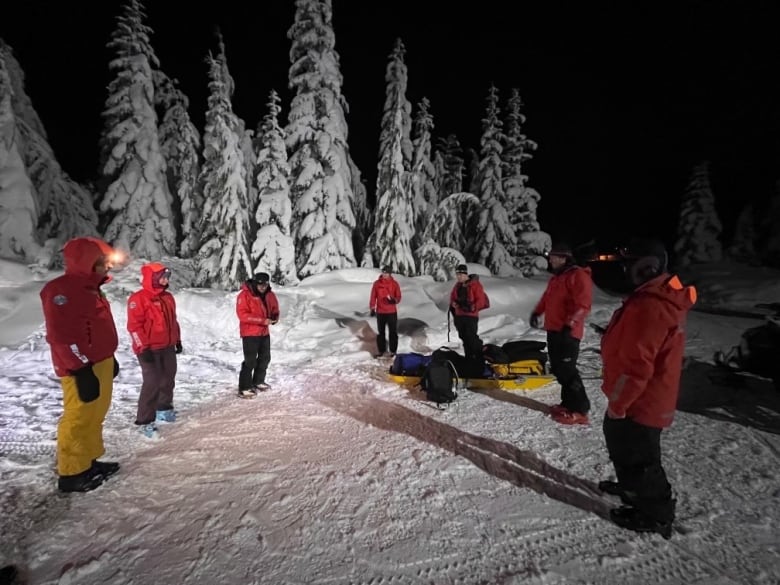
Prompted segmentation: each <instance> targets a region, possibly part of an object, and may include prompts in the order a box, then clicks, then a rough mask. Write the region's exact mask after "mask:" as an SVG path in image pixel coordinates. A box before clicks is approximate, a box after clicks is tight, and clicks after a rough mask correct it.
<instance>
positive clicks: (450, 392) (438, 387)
mask: <svg viewBox="0 0 780 585" xmlns="http://www.w3.org/2000/svg"><path fill="white" fill-rule="evenodd" d="M457 377H458V374H457V371H456V370H455V367H454V366H453V365H452V364H451V363H450V362H449V361H444V360H433V361H431V363H430V364H428V367H427V368H425V372H423V375H422V378H421V379H420V388H422V390H423V392H425V395H426V397H427V398H428V400H430V401H431V402H435V403H436V404H449V403H450V402H454V401H455V399H456V398H457V397H458V393H457V392H455V386H456V384H457Z"/></svg>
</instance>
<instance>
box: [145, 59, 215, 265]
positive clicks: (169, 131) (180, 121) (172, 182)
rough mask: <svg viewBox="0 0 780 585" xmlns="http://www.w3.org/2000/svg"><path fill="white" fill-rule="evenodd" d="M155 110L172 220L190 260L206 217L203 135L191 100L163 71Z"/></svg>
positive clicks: (180, 247) (159, 73) (157, 84)
mask: <svg viewBox="0 0 780 585" xmlns="http://www.w3.org/2000/svg"><path fill="white" fill-rule="evenodd" d="M154 81H155V84H154V86H155V92H154V98H155V107H156V110H157V115H158V118H159V119H161V120H162V122H161V123H160V127H159V136H160V151H161V152H162V155H163V157H164V158H165V166H166V177H167V180H168V190H169V191H170V193H171V194H172V195H173V206H172V209H173V218H174V226H178V229H177V232H176V233H177V239H176V241H177V243H178V250H179V255H181V256H182V257H184V258H189V257H190V256H192V255H193V254H194V253H195V251H196V250H197V246H198V243H199V241H200V234H199V233H198V223H199V221H198V220H199V218H200V216H201V213H203V194H202V193H201V192H200V185H199V184H198V176H199V175H200V156H199V152H200V148H201V143H200V133H199V132H198V129H197V128H196V127H195V124H193V123H192V120H191V119H190V114H189V112H188V108H189V99H188V98H187V96H186V95H184V92H182V91H181V90H180V89H179V88H178V87H177V82H176V80H175V79H170V78H169V77H168V76H167V75H165V74H164V73H163V72H162V71H155V72H154Z"/></svg>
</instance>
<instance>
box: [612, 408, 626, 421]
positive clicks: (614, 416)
mask: <svg viewBox="0 0 780 585" xmlns="http://www.w3.org/2000/svg"><path fill="white" fill-rule="evenodd" d="M607 418H611V419H615V420H621V419H624V418H626V413H623V414H622V415H621V414H618V413H616V412H614V411H613V410H612V408H611V407H609V406H608V407H607Z"/></svg>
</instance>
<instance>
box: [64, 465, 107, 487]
mask: <svg viewBox="0 0 780 585" xmlns="http://www.w3.org/2000/svg"><path fill="white" fill-rule="evenodd" d="M104 479H105V477H103V475H102V474H100V473H99V472H97V471H95V468H94V467H90V468H89V469H87V470H86V471H82V472H81V473H77V474H76V475H61V476H60V478H59V480H58V481H57V487H58V488H59V490H60V491H61V492H64V493H70V492H89V491H92V490H94V489H95V488H96V487H98V486H99V485H100V484H102V483H103V480H104Z"/></svg>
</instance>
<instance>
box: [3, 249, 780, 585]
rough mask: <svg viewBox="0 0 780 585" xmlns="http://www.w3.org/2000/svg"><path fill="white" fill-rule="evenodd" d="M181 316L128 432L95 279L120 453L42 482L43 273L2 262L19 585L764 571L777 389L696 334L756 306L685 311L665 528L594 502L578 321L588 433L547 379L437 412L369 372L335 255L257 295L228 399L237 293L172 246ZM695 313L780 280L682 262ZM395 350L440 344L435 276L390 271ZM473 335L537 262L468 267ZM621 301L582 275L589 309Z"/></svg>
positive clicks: (359, 324) (773, 538)
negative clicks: (144, 424)
mask: <svg viewBox="0 0 780 585" xmlns="http://www.w3.org/2000/svg"><path fill="white" fill-rule="evenodd" d="M170 265H171V266H172V267H173V269H174V276H173V279H172V291H173V292H174V294H175V295H176V299H177V303H178V309H179V317H180V322H181V325H182V338H183V345H184V353H183V354H182V355H181V356H180V361H179V375H178V382H177V389H176V394H175V406H176V409H177V411H178V413H179V420H178V422H176V423H173V424H167V425H165V426H163V427H161V438H160V439H159V440H156V441H154V440H149V439H146V438H144V437H142V436H141V435H140V434H139V433H138V431H137V429H136V428H135V427H134V425H133V421H134V416H135V407H136V400H137V397H138V392H139V387H140V368H139V366H138V364H137V362H136V361H135V359H134V357H133V356H132V354H131V352H130V346H129V339H128V336H127V333H126V330H125V302H126V299H127V295H128V294H129V292H130V291H132V290H135V288H137V286H138V275H139V271H138V266H139V265H138V264H133V265H131V266H129V267H127V268H125V269H124V270H121V271H119V272H117V273H116V279H115V281H114V282H112V283H110V284H109V285H107V286H106V287H105V290H106V292H107V293H108V295H109V298H110V299H111V301H112V306H113V309H114V315H115V318H116V321H117V326H118V328H119V330H120V349H119V352H118V354H117V355H118V359H119V361H120V363H121V366H122V371H121V373H120V376H119V378H118V379H117V381H116V382H117V383H116V386H115V394H114V400H113V404H112V407H111V410H110V412H109V415H108V418H107V420H106V425H105V438H106V445H107V453H106V457H105V458H106V459H109V460H111V459H113V460H118V461H119V462H121V464H122V469H121V471H120V473H119V474H118V475H116V476H115V477H113V478H111V479H110V480H108V481H107V482H106V483H105V484H104V485H103V486H101V487H100V488H99V489H97V490H96V491H94V492H90V493H87V494H72V495H61V494H59V493H58V492H57V490H56V472H55V469H54V446H55V434H56V425H57V420H58V417H59V414H60V411H61V405H60V401H61V392H60V387H59V384H58V381H57V378H56V377H55V376H54V374H53V371H52V369H51V365H50V360H49V353H48V346H47V344H46V343H45V340H44V339H43V329H42V316H41V312H40V304H39V299H38V290H39V289H40V287H41V286H42V285H43V283H44V282H45V281H46V280H48V279H50V278H52V277H53V276H54V274H43V275H34V274H33V273H31V272H29V271H28V270H27V268H26V267H23V266H20V265H17V264H12V263H7V262H0V346H1V347H0V380H1V381H2V390H0V406H2V408H0V455H2V457H1V458H0V511H1V513H0V566H1V565H6V564H14V565H16V566H18V567H19V568H20V570H21V572H22V575H23V579H24V581H23V582H25V583H30V584H49V583H57V584H71V583H72V584H112V585H114V584H116V585H120V584H123V585H130V584H132V585H145V584H155V585H158V584H161V583H170V584H174V583H176V584H178V583H203V584H206V583H208V584H221V583H225V584H230V585H236V584H253V583H269V584H278V583H291V584H292V583H295V584H298V583H312V584H324V583H337V584H341V583H345V584H346V583H360V584H373V585H384V584H388V585H389V584H391V583H392V584H396V583H397V584H407V583H408V584H417V583H420V584H423V583H425V584H429V583H432V584H449V583H461V584H477V583H480V584H482V583H484V584H494V583H502V584H546V585H552V584H564V583H567V584H568V583H598V584H611V583H614V584H621V585H622V584H650V583H659V584H660V583H663V584H681V583H686V584H687V583H697V584H698V583H700V584H702V585H704V584H706V585H712V584H718V585H726V584H734V583H744V584H761V585H764V584H766V585H768V584H773V583H775V584H776V583H780V537H778V534H780V531H778V529H777V526H778V525H780V506H779V505H778V504H779V503H780V501H779V500H780V481H779V480H780V436H779V435H780V394H778V393H777V392H776V391H774V389H773V388H772V387H771V384H770V383H769V382H768V381H766V380H762V379H760V378H751V377H744V376H737V375H734V374H724V373H722V372H720V371H718V370H716V369H715V368H714V367H713V366H712V365H711V356H712V353H713V351H714V350H716V349H722V348H728V347H730V346H732V345H733V344H735V343H737V341H738V340H739V337H740V334H741V333H742V332H743V331H744V330H745V329H746V328H747V327H750V326H754V325H756V324H758V323H759V321H756V320H751V319H747V318H743V317H728V316H722V315H720V316H719V315H713V314H705V313H698V312H694V313H691V316H690V319H689V328H688V360H687V361H686V369H685V372H684V376H683V383H682V393H681V400H680V412H679V413H678V416H677V418H676V421H675V423H674V425H673V426H672V427H671V429H670V430H668V431H666V432H665V433H664V435H663V439H662V445H663V450H664V461H665V466H666V469H667V473H668V475H669V478H670V481H671V482H672V484H673V486H674V488H675V491H676V497H677V500H678V508H677V510H678V522H677V525H676V530H675V534H674V535H673V537H672V539H671V540H669V541H666V540H663V539H662V538H661V537H660V536H657V535H640V534H636V533H633V532H628V531H625V530H622V529H620V528H618V527H617V526H615V525H613V524H611V523H610V522H609V521H608V520H606V519H605V518H607V517H608V510H609V508H610V507H613V506H615V505H617V504H618V502H617V501H615V500H614V499H612V498H609V497H605V496H603V495H601V494H599V493H598V492H597V490H596V482H598V480H600V479H604V478H609V477H611V476H612V468H611V465H610V463H609V460H608V458H607V455H606V450H605V447H604V441H603V437H602V434H601V425H600V420H601V417H602V416H603V412H604V408H605V400H604V398H603V396H602V394H601V392H600V390H599V385H600V381H599V378H598V375H599V370H600V363H599V356H598V354H597V353H596V352H595V351H594V349H596V348H597V347H598V338H597V336H596V334H595V333H593V331H591V330H590V329H588V332H587V333H586V337H585V339H584V342H583V345H582V354H581V358H580V364H581V372H582V374H583V376H584V378H585V383H586V386H587V389H588V393H589V395H590V398H591V400H592V402H593V411H592V422H591V425H590V426H588V427H566V426H560V425H557V424H556V423H554V422H552V421H551V419H550V418H549V416H547V414H546V412H547V408H548V407H549V406H550V405H552V404H555V403H557V402H558V399H559V388H558V386H557V385H556V384H551V385H549V386H547V387H544V388H542V389H539V390H534V391H529V392H524V393H520V392H515V393H510V392H505V391H500V390H494V391H479V392H477V391H469V390H464V391H462V392H461V395H460V398H459V400H458V401H457V402H456V403H455V404H453V405H452V406H451V407H450V408H449V409H447V410H445V411H439V410H436V409H435V408H433V407H432V406H431V404H430V403H427V402H425V401H424V400H422V396H421V394H420V393H419V392H417V391H415V390H409V389H405V388H401V387H399V386H397V385H395V384H393V383H391V382H389V381H387V380H386V378H385V372H386V368H387V365H388V364H387V363H384V362H382V361H378V360H374V359H372V358H371V357H370V354H369V352H370V351H373V349H374V339H375V333H374V329H373V328H374V327H375V323H374V320H373V319H370V318H368V317H367V312H368V305H367V303H368V296H369V290H370V286H371V283H372V282H373V280H374V279H375V278H376V276H377V271H375V270H367V269H353V270H343V271H339V272H335V273H329V274H325V275H320V276H316V277H312V278H309V279H307V280H306V281H304V282H303V283H302V284H301V285H300V286H297V287H290V288H276V292H277V294H278V296H279V299H280V304H281V306H282V319H281V322H280V323H279V324H278V325H277V326H275V327H274V328H273V330H272V354H273V357H272V362H271V367H270V370H269V378H268V381H269V382H270V383H271V384H272V385H273V389H272V390H271V391H269V392H267V393H264V394H261V395H260V396H258V398H257V399H255V400H241V399H238V398H237V397H236V395H235V390H236V386H237V376H238V368H239V366H240V362H241V351H240V339H239V336H238V323H237V320H236V318H235V313H234V303H235V293H223V292H219V291H212V290H204V289H192V288H186V285H187V284H188V283H189V282H190V277H191V273H190V271H189V269H188V267H187V264H186V263H184V262H182V261H175V260H174V261H171V262H170ZM687 278H688V279H689V280H693V281H695V282H696V284H697V286H698V287H699V290H700V295H701V297H702V301H701V302H702V304H703V306H704V305H706V306H709V307H720V308H729V307H735V308H739V309H743V310H744V309H745V308H752V306H753V305H755V304H756V303H758V302H777V301H778V300H780V273H777V272H772V271H767V270H762V271H760V272H759V273H757V272H756V271H755V270H750V269H746V268H740V267H734V266H726V265H719V266H715V267H707V270H706V271H701V272H699V273H692V274H689V275H687ZM398 279H399V281H400V283H401V286H402V290H403V295H404V297H403V301H402V303H401V305H400V307H399V310H400V319H399V330H400V332H401V342H400V347H399V351H418V352H429V351H432V350H434V349H436V348H438V347H440V346H442V345H450V346H451V347H455V348H457V349H460V344H459V342H458V339H457V334H456V333H455V331H454V329H453V331H452V335H451V339H452V342H451V343H449V344H448V343H447V319H446V305H447V295H448V293H449V291H450V289H451V287H452V284H453V283H452V282H449V283H436V282H433V281H432V280H430V279H427V278H403V277H398ZM482 280H483V283H484V285H485V289H486V291H487V293H488V295H489V296H490V299H491V309H490V310H488V311H486V312H485V313H484V314H483V315H482V318H481V321H480V332H481V335H482V337H483V339H484V340H485V341H489V342H493V343H499V344H500V343H503V342H505V341H508V340H513V339H543V334H542V333H541V332H538V331H534V330H529V329H528V325H527V316H528V314H529V313H530V311H531V309H532V308H533V305H534V303H535V302H536V300H537V299H538V297H539V296H540V295H541V292H542V290H543V289H544V285H545V282H546V277H545V276H540V277H537V278H533V279H499V278H491V277H489V276H483V277H482ZM619 302H620V301H619V299H617V298H615V297H612V296H609V295H607V294H605V293H601V292H599V293H598V294H597V295H596V300H595V304H594V310H593V312H592V314H591V317H590V321H592V322H595V323H599V324H605V323H606V322H607V321H608V319H609V316H610V315H611V313H612V311H613V310H614V309H615V308H616V307H617V306H618V305H619Z"/></svg>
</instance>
